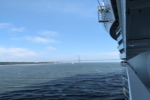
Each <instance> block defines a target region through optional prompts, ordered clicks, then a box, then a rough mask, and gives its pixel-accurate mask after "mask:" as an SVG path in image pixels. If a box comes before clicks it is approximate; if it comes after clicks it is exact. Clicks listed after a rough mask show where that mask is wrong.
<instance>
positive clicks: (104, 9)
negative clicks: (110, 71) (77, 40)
mask: <svg viewBox="0 0 150 100" xmlns="http://www.w3.org/2000/svg"><path fill="white" fill-rule="evenodd" d="M99 4H100V5H99V6H98V20H99V22H101V23H102V24H103V26H104V28H105V29H106V31H107V32H108V33H109V34H110V36H111V37H112V38H113V39H114V40H116V41H117V42H118V47H117V48H118V51H119V52H120V59H122V62H121V65H122V68H123V87H124V89H123V90H124V95H125V99H126V100H150V0H103V1H102V2H101V3H99Z"/></svg>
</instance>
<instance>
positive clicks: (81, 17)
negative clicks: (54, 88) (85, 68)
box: [0, 0, 119, 61]
mask: <svg viewBox="0 0 150 100" xmlns="http://www.w3.org/2000/svg"><path fill="white" fill-rule="evenodd" d="M97 6H98V3H97V1H96V0H1V1H0V16H1V18H0V35H1V37H0V61H59V60H64V59H70V60H75V59H77V57H78V55H80V58H81V60H95V59H119V52H118V50H117V42H116V41H114V40H113V39H112V38H111V37H110V35H109V33H107V32H106V31H105V29H104V28H103V26H102V24H100V23H98V18H97Z"/></svg>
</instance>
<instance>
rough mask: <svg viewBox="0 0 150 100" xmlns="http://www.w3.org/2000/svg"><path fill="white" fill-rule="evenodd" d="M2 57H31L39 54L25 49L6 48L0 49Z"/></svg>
mask: <svg viewBox="0 0 150 100" xmlns="http://www.w3.org/2000/svg"><path fill="white" fill-rule="evenodd" d="M0 56H5V57H6V56H8V57H30V56H38V54H37V53H36V52H34V51H32V50H29V49H25V48H4V47H0Z"/></svg>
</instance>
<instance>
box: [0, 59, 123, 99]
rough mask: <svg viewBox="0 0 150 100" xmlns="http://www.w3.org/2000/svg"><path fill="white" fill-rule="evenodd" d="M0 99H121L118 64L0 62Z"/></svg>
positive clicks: (120, 79)
mask: <svg viewBox="0 0 150 100" xmlns="http://www.w3.org/2000/svg"><path fill="white" fill-rule="evenodd" d="M0 100H124V95H123V94H122V75H121V67H120V64H119V63H114V62H113V63H108V62H105V63H74V64H71V63H63V64H33V65H32V64H28V65H21V64H20V65H0Z"/></svg>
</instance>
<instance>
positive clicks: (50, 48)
mask: <svg viewBox="0 0 150 100" xmlns="http://www.w3.org/2000/svg"><path fill="white" fill-rule="evenodd" d="M46 49H48V50H56V48H54V47H51V46H48V47H46Z"/></svg>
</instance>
